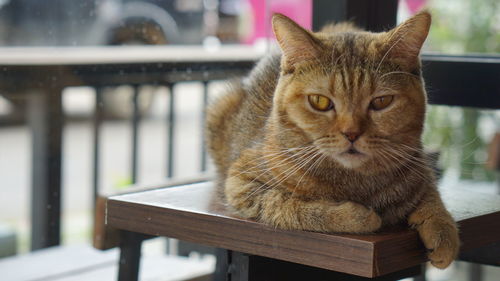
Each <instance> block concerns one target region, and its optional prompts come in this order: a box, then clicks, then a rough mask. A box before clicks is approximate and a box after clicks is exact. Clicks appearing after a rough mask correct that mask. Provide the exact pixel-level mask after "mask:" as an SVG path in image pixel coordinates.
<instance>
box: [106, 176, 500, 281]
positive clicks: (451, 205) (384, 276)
mask: <svg viewBox="0 0 500 281" xmlns="http://www.w3.org/2000/svg"><path fill="white" fill-rule="evenodd" d="M212 189H213V185H212V183H209V182H205V183H199V184H192V185H185V186H179V187H173V188H161V189H156V190H151V191H143V192H138V193H131V194H126V195H119V196H115V197H111V198H110V199H109V201H108V205H107V223H108V224H109V225H110V226H113V227H116V228H119V229H122V230H126V231H127V232H125V233H128V235H131V234H133V233H140V234H146V235H153V236H167V237H173V238H177V239H181V240H185V241H190V242H195V243H200V244H204V245H209V246H214V247H218V248H223V249H227V250H230V251H229V252H228V253H229V254H228V255H229V256H228V259H229V261H228V268H229V274H230V275H231V276H232V277H231V279H230V280H233V281H234V280H292V279H295V280H313V279H311V277H312V276H315V277H318V278H325V276H328V278H332V276H333V277H337V278H338V277H339V276H341V277H342V278H340V279H339V280H364V279H363V278H361V277H368V278H374V277H378V278H379V279H374V280H397V279H400V278H403V277H407V276H411V275H416V274H418V268H419V265H420V264H422V263H423V262H425V261H426V258H425V249H424V247H423V245H422V244H421V242H420V240H419V238H418V234H417V233H416V231H414V230H410V229H408V228H405V227H402V226H401V227H393V228H391V229H386V230H383V231H381V232H379V233H376V234H371V235H352V234H341V235H340V234H324V233H315V232H306V231H285V230H279V229H275V228H272V227H269V226H266V225H263V224H260V223H256V222H253V221H248V220H244V219H240V218H236V217H234V216H231V215H230V214H228V213H227V212H226V211H224V210H223V209H222V208H220V207H217V206H214V205H213V204H212V203H211V202H212V201H211V193H212ZM442 195H443V199H444V201H445V204H446V206H447V208H448V209H449V210H450V211H451V213H452V215H453V217H454V218H455V219H456V220H457V221H458V222H459V224H460V236H461V241H462V243H463V244H462V248H461V251H462V252H467V251H469V250H472V249H476V248H479V247H482V246H485V245H489V244H491V243H495V242H500V235H499V233H500V196H497V195H490V194H484V193H476V192H470V191H467V190H464V189H454V190H450V189H446V190H442ZM130 237H133V236H130ZM130 237H129V238H130ZM125 243H129V244H128V245H126V246H127V248H128V249H130V247H132V244H134V243H136V244H135V245H136V246H134V247H136V249H137V247H139V249H140V239H135V240H133V239H128V242H125ZM137 243H139V244H137ZM242 253H244V254H242ZM124 258H127V257H124ZM129 258H130V257H129ZM132 267H133V266H132ZM235 269H237V270H235ZM269 270H270V271H269ZM264 272H265V274H271V275H266V278H265V279H262V277H263V276H262V275H259V274H263V273H264ZM278 272H281V273H283V272H285V273H288V274H289V275H287V276H286V277H283V276H278V275H277V274H278ZM304 273H307V274H306V276H307V277H308V278H307V279H303V277H304ZM270 276H272V277H270ZM356 276H358V277H356ZM292 277H294V278H292ZM348 278H349V279H348Z"/></svg>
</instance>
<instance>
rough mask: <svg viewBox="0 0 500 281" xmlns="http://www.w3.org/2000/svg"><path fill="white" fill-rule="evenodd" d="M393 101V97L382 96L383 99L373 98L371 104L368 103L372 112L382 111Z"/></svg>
mask: <svg viewBox="0 0 500 281" xmlns="http://www.w3.org/2000/svg"><path fill="white" fill-rule="evenodd" d="M393 99H394V96H383V97H378V98H374V99H373V100H372V102H371V103H370V108H371V109H373V110H381V109H384V108H386V107H388V106H389V105H390V104H391V103H392V100H393Z"/></svg>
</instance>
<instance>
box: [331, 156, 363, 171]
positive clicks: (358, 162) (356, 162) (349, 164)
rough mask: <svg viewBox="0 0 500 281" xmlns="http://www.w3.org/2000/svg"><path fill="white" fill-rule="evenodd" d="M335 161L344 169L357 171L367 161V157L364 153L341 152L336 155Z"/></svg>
mask: <svg viewBox="0 0 500 281" xmlns="http://www.w3.org/2000/svg"><path fill="white" fill-rule="evenodd" d="M334 158H335V160H336V161H337V162H338V163H339V164H340V165H342V166H343V167H344V168H346V169H357V168H360V167H362V166H363V165H364V164H365V163H366V162H367V161H368V155H366V154H364V153H360V152H357V153H349V152H343V153H340V154H337V155H336V156H335V157H334Z"/></svg>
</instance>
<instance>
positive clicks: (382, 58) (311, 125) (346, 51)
mask: <svg viewBox="0 0 500 281" xmlns="http://www.w3.org/2000/svg"><path fill="white" fill-rule="evenodd" d="M430 24H431V16H430V14H429V13H428V12H427V11H422V12H420V13H418V14H416V15H415V16H413V17H411V18H410V19H408V20H407V21H405V22H403V23H402V24H400V25H399V26H397V27H396V28H394V29H392V30H390V31H387V32H382V33H370V32H367V31H362V30H360V29H358V28H356V27H354V26H353V25H352V24H350V23H341V24H337V25H329V26H326V27H325V28H323V29H322V30H321V31H320V32H317V33H312V32H310V31H308V30H305V29H303V28H302V27H300V26H299V25H298V24H296V23H295V22H293V21H292V20H291V19H289V18H287V17H286V16H284V15H281V14H275V15H274V16H273V18H272V27H273V31H274V34H275V35H276V39H277V42H278V45H279V47H280V50H279V51H278V52H274V53H271V54H269V55H268V56H267V57H265V58H263V59H262V60H261V61H260V62H259V63H258V64H257V65H256V67H255V68H254V69H253V70H252V71H251V73H250V74H249V76H248V77H246V78H245V79H244V80H242V81H241V82H235V83H233V85H232V87H231V89H230V90H229V91H227V92H226V93H225V94H224V95H223V96H222V97H220V98H218V99H217V100H216V101H215V102H214V103H212V104H211V105H210V106H209V107H208V109H207V131H206V134H207V145H208V149H209V152H210V154H211V156H212V158H213V160H214V163H215V165H216V168H217V174H218V178H219V186H220V192H221V194H222V196H223V200H224V202H225V203H226V204H227V205H228V206H229V207H230V208H231V210H232V211H233V212H234V213H235V214H236V215H239V216H241V217H244V218H248V219H252V220H256V221H259V222H262V223H265V224H268V225H271V226H274V227H277V228H281V229H295V230H307V231H319V232H340V233H370V232H374V231H377V230H378V229H380V228H381V227H382V226H385V225H392V224H397V223H400V222H403V221H406V222H407V223H408V225H410V226H412V227H414V228H415V229H416V230H417V231H418V233H419V235H420V237H421V240H422V241H423V243H424V245H425V247H426V248H427V249H429V254H428V257H429V259H430V261H431V263H432V264H433V265H434V266H436V267H438V268H445V267H447V266H448V265H449V264H450V263H451V262H452V261H453V260H454V259H455V257H456V256H457V253H458V249H459V244H460V242H459V237H458V230H457V226H456V223H455V222H454V220H453V218H452V217H451V215H450V214H449V213H448V211H447V210H446V208H445V206H444V205H443V203H442V201H441V198H440V195H439V193H438V191H437V188H436V183H435V179H434V175H433V171H432V169H431V168H430V167H429V165H428V164H427V161H426V158H425V155H424V153H423V150H422V143H421V134H422V130H423V123H424V118H425V107H426V93H425V89H424V82H423V80H422V76H421V65H420V58H419V53H420V49H421V47H422V44H423V43H424V41H425V39H426V37H427V34H428V32H429V28H430Z"/></svg>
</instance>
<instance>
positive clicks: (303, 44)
mask: <svg viewBox="0 0 500 281" xmlns="http://www.w3.org/2000/svg"><path fill="white" fill-rule="evenodd" d="M273 31H274V34H275V35H276V39H277V40H278V44H279V46H280V48H281V50H282V52H283V59H284V63H285V66H286V67H287V68H292V69H293V68H294V66H295V65H296V64H297V63H300V62H303V61H306V60H311V59H317V58H318V55H319V52H320V44H321V43H320V42H319V41H318V40H317V39H316V38H314V36H313V35H312V34H311V33H310V32H309V31H307V30H305V29H304V28H302V27H301V26H300V25H298V24H297V23H295V22H294V21H293V20H291V19H289V18H288V17H286V16H284V15H282V14H274V15H273Z"/></svg>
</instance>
